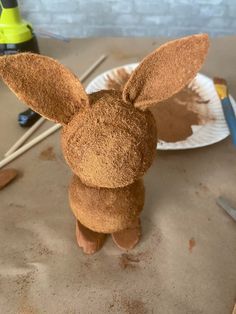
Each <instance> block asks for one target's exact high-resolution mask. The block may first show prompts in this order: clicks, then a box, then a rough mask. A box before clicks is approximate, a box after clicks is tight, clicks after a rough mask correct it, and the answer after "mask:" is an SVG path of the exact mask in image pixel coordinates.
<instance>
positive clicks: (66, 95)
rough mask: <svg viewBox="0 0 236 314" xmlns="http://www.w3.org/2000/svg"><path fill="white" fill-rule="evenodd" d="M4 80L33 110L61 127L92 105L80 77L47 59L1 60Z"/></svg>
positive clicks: (0, 72) (26, 55)
mask: <svg viewBox="0 0 236 314" xmlns="http://www.w3.org/2000/svg"><path fill="white" fill-rule="evenodd" d="M0 77H2V79H3V80H4V81H5V83H6V84H7V85H8V86H9V88H10V89H11V90H12V91H13V92H14V93H15V94H16V95H17V97H18V98H19V99H20V100H22V101H23V102H25V103H26V104H27V105H28V106H29V107H30V108H32V109H33V110H34V111H36V112H38V113H39V114H41V115H43V116H45V117H46V118H48V119H50V120H52V121H55V122H59V123H61V124H67V123H68V122H69V121H70V120H71V118H72V117H73V115H74V114H75V113H76V112H77V111H79V110H80V109H81V108H82V107H84V106H86V105H88V103H89V102H88V96H87V95H86V93H85V91H84V88H83V86H82V85H81V83H80V81H79V80H78V79H77V78H76V76H75V75H74V74H73V73H72V72H70V71H69V70H68V69H67V68H65V67H64V66H63V65H61V64H60V63H59V62H57V61H56V60H53V59H51V58H48V57H46V56H42V55H38V54H32V53H20V54H16V55H11V56H3V57H0Z"/></svg>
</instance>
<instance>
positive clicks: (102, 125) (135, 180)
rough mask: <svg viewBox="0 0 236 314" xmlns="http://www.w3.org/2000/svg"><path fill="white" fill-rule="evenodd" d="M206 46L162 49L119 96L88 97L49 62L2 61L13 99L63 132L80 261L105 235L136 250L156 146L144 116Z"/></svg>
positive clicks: (23, 57)
mask: <svg viewBox="0 0 236 314" xmlns="http://www.w3.org/2000/svg"><path fill="white" fill-rule="evenodd" d="M208 45H209V43H208V36H207V35H206V34H199V35H192V36H188V37H185V38H181V39H178V40H174V41H171V42H168V43H166V44H164V45H162V46H161V47H160V48H158V49H157V50H155V51H154V52H153V53H151V54H149V55H148V56H147V57H146V58H144V59H143V61H142V62H141V63H140V65H139V66H138V67H137V68H136V70H135V71H134V72H133V73H132V75H131V77H130V78H129V80H128V82H127V83H126V85H125V88H124V90H123V92H119V91H114V90H102V91H99V92H95V93H92V94H90V95H87V94H86V92H85V90H84V88H83V86H82V85H81V83H80V81H79V79H78V78H76V76H75V75H74V74H73V73H72V72H70V71H69V70H68V69H67V68H65V67H64V66H63V65H61V64H60V63H58V62H57V61H55V60H53V59H51V58H48V57H45V56H42V55H37V54H32V53H22V54H17V55H11V56H3V57H1V58H0V76H1V77H2V79H3V80H4V81H5V83H6V84H7V85H8V86H9V88H10V89H11V90H12V91H13V92H14V93H15V94H16V95H17V96H18V98H19V99H20V100H22V101H23V102H25V103H27V104H28V106H29V107H30V108H32V109H33V110H35V111H36V112H38V113H40V114H41V115H43V116H44V117H46V118H48V119H50V120H52V121H55V122H58V123H61V124H62V125H63V129H62V150H63V154H64V156H65V159H66V162H67V163H68V165H69V167H70V168H71V170H72V171H73V173H74V176H73V178H72V181H71V184H70V186H69V201H70V206H71V208H72V211H73V213H74V215H75V217H76V235H77V241H78V244H79V246H80V247H82V248H83V250H84V252H85V253H87V254H92V253H95V252H96V251H97V250H99V249H100V248H101V247H102V245H103V243H104V241H105V235H106V234H112V238H113V240H114V242H115V243H116V244H117V246H118V247H120V248H121V249H131V248H133V247H134V246H135V245H136V244H137V243H138V241H139V239H140V236H141V225H140V220H139V215H140V212H141V210H142V208H143V205H144V186H143V181H142V177H143V175H144V174H145V172H146V171H147V170H148V168H149V167H150V166H151V164H152V161H153V159H154V157H155V152H156V143H157V130H156V124H155V120H154V118H153V116H152V114H151V112H150V111H149V110H148V108H149V107H150V106H153V105H155V104H157V103H158V102H160V101H163V100H165V99H167V98H169V97H171V96H172V95H173V94H175V93H177V92H178V91H180V90H181V89H182V88H183V87H184V86H185V85H186V84H187V83H188V82H190V81H191V80H192V79H193V78H194V77H195V75H196V74H197V72H198V71H199V69H200V67H201V65H202V63H203V62H204V59H205V56H206V54H207V50H208Z"/></svg>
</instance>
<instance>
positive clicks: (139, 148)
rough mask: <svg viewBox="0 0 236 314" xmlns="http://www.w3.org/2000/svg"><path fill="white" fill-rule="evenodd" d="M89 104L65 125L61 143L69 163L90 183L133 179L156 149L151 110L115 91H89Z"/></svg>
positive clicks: (110, 184) (108, 184) (116, 183)
mask: <svg viewBox="0 0 236 314" xmlns="http://www.w3.org/2000/svg"><path fill="white" fill-rule="evenodd" d="M94 100H95V101H94ZM90 104H91V105H90V107H88V108H86V109H84V111H83V112H81V113H79V114H78V115H76V116H75V117H74V119H73V120H72V121H71V122H70V123H69V124H68V125H67V126H66V127H65V128H64V132H63V136H62V147H63V151H64V155H65V158H66V160H67V162H68V164H69V166H70V167H71V168H72V169H73V172H74V173H75V174H77V175H78V176H79V177H80V179H81V180H82V181H83V183H85V184H87V185H89V186H97V187H107V188H117V187H122V186H126V185H128V184H131V183H133V182H134V181H136V180H137V179H139V178H140V177H142V176H143V175H144V173H145V172H146V171H147V169H148V168H149V167H150V166H151V164H152V161H153V158H154V156H155V153H156V142H157V132H156V125H155V120H154V118H153V116H152V114H151V112H150V111H149V110H146V111H141V110H137V109H135V108H134V107H133V106H131V105H130V104H126V103H125V102H124V101H123V100H122V98H121V93H120V92H117V91H101V92H97V93H95V95H94V94H92V95H90Z"/></svg>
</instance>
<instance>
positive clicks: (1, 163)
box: [0, 55, 107, 168]
mask: <svg viewBox="0 0 236 314" xmlns="http://www.w3.org/2000/svg"><path fill="white" fill-rule="evenodd" d="M106 57H107V56H106V55H102V56H101V57H100V58H99V59H98V60H97V61H96V62H95V63H94V64H92V66H91V67H90V68H89V69H88V70H87V71H86V72H85V73H84V74H83V75H82V76H81V78H80V81H81V82H83V81H84V80H86V78H87V77H88V76H89V75H90V74H91V73H92V72H93V71H94V70H95V69H96V68H97V67H98V66H99V65H100V64H101V63H102V62H103V61H104V60H105V59H106ZM41 119H42V120H44V118H43V117H42V118H41ZM41 119H40V120H41ZM60 127H61V125H60V124H56V125H54V126H52V127H51V128H49V129H48V130H46V131H45V132H43V133H41V134H40V135H39V136H37V137H36V138H34V139H33V140H32V141H30V142H29V143H27V144H25V145H24V146H22V147H21V148H19V149H18V150H16V151H15V152H14V153H12V154H11V155H8V156H7V157H6V158H4V159H3V160H1V161H0V168H2V167H4V166H5V165H7V164H8V163H9V162H11V161H12V160H14V159H16V158H17V157H18V156H20V155H22V154H23V153H24V152H26V151H27V150H28V149H30V148H31V147H33V146H34V145H36V144H37V143H39V142H41V141H42V140H43V139H45V138H46V137H48V136H49V135H51V134H52V133H54V132H56V131H57V130H58V129H60ZM29 131H30V130H28V131H27V132H29ZM34 131H35V130H34ZM29 133H30V132H29ZM29 133H28V134H29ZM31 134H32V132H31V133H30V135H31ZM25 140H26V138H25ZM14 145H16V144H14Z"/></svg>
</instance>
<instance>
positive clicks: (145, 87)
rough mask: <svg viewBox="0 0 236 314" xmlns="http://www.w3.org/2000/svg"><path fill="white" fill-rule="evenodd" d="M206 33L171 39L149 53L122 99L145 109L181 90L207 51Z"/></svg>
mask: <svg viewBox="0 0 236 314" xmlns="http://www.w3.org/2000/svg"><path fill="white" fill-rule="evenodd" d="M208 46H209V40H208V35H207V34H199V35H192V36H188V37H184V38H181V39H178V40H174V41H170V42H168V43H166V44H164V45H162V46H161V47H160V48H158V49H157V50H156V51H154V52H153V53H151V54H150V55H148V56H147V57H146V58H144V60H143V61H142V62H141V63H140V65H139V66H138V67H137V68H136V69H135V71H134V72H133V74H132V75H131V77H130V79H129V80H128V82H127V83H126V85H125V88H124V90H123V99H124V101H125V102H131V103H133V104H134V106H135V107H137V108H140V109H146V108H147V107H150V106H152V105H155V104H156V103H158V102H160V101H163V100H165V99H167V98H169V97H171V96H172V95H173V94H175V93H177V92H178V91H180V90H181V89H182V88H183V87H184V86H185V85H186V84H188V83H189V82H190V81H191V80H192V79H193V78H194V77H195V76H196V74H197V72H198V71H199V69H200V67H201V65H202V63H203V61H204V59H205V57H206V54H207V51H208Z"/></svg>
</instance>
